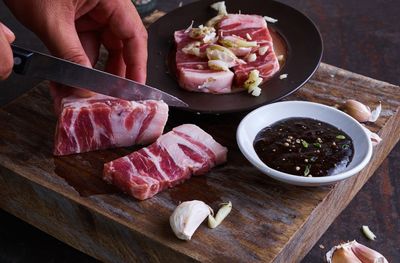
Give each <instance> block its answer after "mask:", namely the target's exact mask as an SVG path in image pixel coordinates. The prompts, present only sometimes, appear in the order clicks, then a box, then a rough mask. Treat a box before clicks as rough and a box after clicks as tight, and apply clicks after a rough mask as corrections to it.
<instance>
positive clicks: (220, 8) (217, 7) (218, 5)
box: [210, 1, 228, 15]
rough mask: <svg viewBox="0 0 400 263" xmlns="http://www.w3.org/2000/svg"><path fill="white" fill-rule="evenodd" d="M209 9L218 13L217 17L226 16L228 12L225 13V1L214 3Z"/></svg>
mask: <svg viewBox="0 0 400 263" xmlns="http://www.w3.org/2000/svg"><path fill="white" fill-rule="evenodd" d="M210 7H211V8H212V9H214V10H216V11H218V15H227V14H228V12H227V11H226V5H225V1H220V2H216V3H214V4H212V5H210Z"/></svg>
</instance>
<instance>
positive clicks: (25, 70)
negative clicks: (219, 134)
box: [11, 44, 188, 107]
mask: <svg viewBox="0 0 400 263" xmlns="http://www.w3.org/2000/svg"><path fill="white" fill-rule="evenodd" d="M11 48H12V51H13V56H14V67H13V71H14V72H15V73H17V74H22V75H26V76H31V77H34V78H39V79H45V80H51V81H54V82H57V83H60V84H63V85H66V86H71V87H75V88H81V89H87V90H90V91H94V92H96V93H101V94H104V95H108V96H112V97H116V98H121V99H124V100H133V101H139V100H146V99H152V100H163V101H164V102H165V103H167V104H168V105H169V106H175V107H188V105H187V104H186V103H185V102H183V101H181V100H180V99H178V98H176V97H174V96H172V95H170V94H168V93H166V92H163V91H161V90H159V89H156V88H153V87H150V86H147V85H143V84H140V83H138V82H136V81H133V80H129V79H125V78H122V77H119V76H116V75H112V74H110V73H107V72H103V71H100V70H97V69H92V68H87V67H84V66H81V65H79V64H76V63H73V62H70V61H67V60H64V59H60V58H57V57H53V56H50V55H46V54H43V53H40V52H36V51H32V50H29V49H25V48H21V47H18V46H16V45H13V44H12V45H11Z"/></svg>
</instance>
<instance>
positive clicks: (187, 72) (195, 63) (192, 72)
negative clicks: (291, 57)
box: [174, 14, 279, 94]
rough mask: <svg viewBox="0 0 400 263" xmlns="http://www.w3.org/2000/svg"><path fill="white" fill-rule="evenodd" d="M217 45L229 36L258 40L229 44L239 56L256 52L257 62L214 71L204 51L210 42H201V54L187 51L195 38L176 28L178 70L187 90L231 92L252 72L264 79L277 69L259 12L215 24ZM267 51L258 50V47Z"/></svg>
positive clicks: (243, 56) (216, 92)
mask: <svg viewBox="0 0 400 263" xmlns="http://www.w3.org/2000/svg"><path fill="white" fill-rule="evenodd" d="M216 31H217V36H218V40H217V44H221V43H220V42H219V41H220V40H222V39H223V38H224V37H227V36H238V37H241V38H243V39H245V40H248V41H256V42H257V47H253V48H251V47H235V48H232V47H230V48H229V49H230V50H231V51H232V52H233V53H234V54H235V55H236V56H238V57H239V58H240V59H243V60H245V61H246V56H247V55H249V54H250V53H255V54H256V55H257V58H256V60H255V61H252V62H247V63H246V64H240V65H238V66H235V67H233V68H231V70H232V71H231V70H228V71H218V70H212V69H210V68H209V66H208V59H207V56H206V54H205V52H206V49H207V47H208V46H209V44H207V43H203V44H200V46H199V49H200V54H201V55H200V56H195V55H192V54H186V53H185V52H183V50H182V49H183V48H184V47H186V46H187V45H189V44H191V43H195V42H196V41H198V40H196V39H193V38H191V37H190V36H189V30H187V31H185V30H179V31H175V33H174V39H175V44H176V55H175V60H176V70H177V77H178V82H179V85H180V86H181V87H182V88H183V89H186V90H189V91H196V92H205V93H214V94H224V93H230V92H232V86H235V87H242V86H243V84H244V82H245V81H246V80H247V79H248V77H249V73H250V71H252V70H254V69H257V70H258V71H259V73H260V77H261V78H263V82H265V81H267V80H268V79H270V78H271V77H272V76H273V75H274V74H275V73H276V72H277V71H278V70H279V63H278V59H277V57H276V54H275V52H274V48H273V43H272V38H271V35H270V33H269V31H268V27H267V23H266V22H265V19H264V18H263V17H261V16H257V15H242V14H228V15H226V16H225V17H224V18H222V19H221V21H219V23H218V24H217V26H216ZM260 48H261V50H264V52H261V54H260V53H259V49H260Z"/></svg>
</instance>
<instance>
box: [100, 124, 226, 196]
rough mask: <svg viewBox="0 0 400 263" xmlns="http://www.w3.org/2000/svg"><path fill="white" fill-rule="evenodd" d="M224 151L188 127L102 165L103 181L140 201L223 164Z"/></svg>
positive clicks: (200, 131) (173, 131)
mask: <svg viewBox="0 0 400 263" xmlns="http://www.w3.org/2000/svg"><path fill="white" fill-rule="evenodd" d="M226 155H227V149H226V148H225V147H223V146H222V145H220V144H219V143H217V142H216V141H215V140H214V139H213V138H212V137H211V136H210V135H209V134H207V133H206V132H205V131H203V130H202V129H200V128H199V127H197V126H196V125H192V124H184V125H181V126H178V127H176V128H174V129H173V130H172V131H170V132H168V133H166V134H164V135H162V136H161V137H159V138H158V139H157V141H156V142H155V143H153V144H152V145H150V146H148V147H146V148H143V149H141V150H139V151H136V152H133V153H131V154H129V155H127V156H125V157H122V158H119V159H116V160H114V161H111V162H109V163H106V164H105V165H104V174H103V179H104V180H106V181H107V182H109V183H111V184H114V185H115V186H117V187H118V188H120V189H121V190H122V191H124V192H125V193H127V194H129V195H131V196H133V197H135V198H137V199H139V200H144V199H147V198H150V197H152V196H154V195H155V194H157V193H159V192H161V191H162V190H164V189H166V188H170V187H173V186H175V185H177V184H179V183H182V182H183V181H184V180H186V179H189V178H190V176H191V175H192V174H194V175H202V174H205V173H207V172H208V171H209V170H210V169H211V168H213V167H214V166H216V165H219V164H222V163H224V162H226Z"/></svg>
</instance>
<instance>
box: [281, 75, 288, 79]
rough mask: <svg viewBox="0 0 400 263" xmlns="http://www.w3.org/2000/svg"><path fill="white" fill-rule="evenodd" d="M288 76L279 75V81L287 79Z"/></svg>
mask: <svg viewBox="0 0 400 263" xmlns="http://www.w3.org/2000/svg"><path fill="white" fill-rule="evenodd" d="M287 76H288V74H281V75H279V79H286V78H287Z"/></svg>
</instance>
